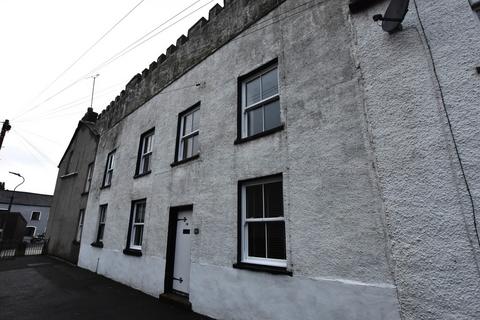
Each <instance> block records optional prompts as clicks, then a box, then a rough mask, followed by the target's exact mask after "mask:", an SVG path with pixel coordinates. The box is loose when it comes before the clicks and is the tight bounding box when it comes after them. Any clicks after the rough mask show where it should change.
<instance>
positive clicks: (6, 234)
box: [0, 210, 27, 243]
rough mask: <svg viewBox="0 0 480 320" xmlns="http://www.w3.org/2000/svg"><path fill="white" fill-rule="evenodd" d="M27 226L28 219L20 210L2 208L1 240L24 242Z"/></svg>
mask: <svg viewBox="0 0 480 320" xmlns="http://www.w3.org/2000/svg"><path fill="white" fill-rule="evenodd" d="M26 226H27V221H26V220H25V218H24V217H23V216H22V215H21V214H20V213H19V212H8V210H0V242H14V243H20V242H22V241H23V237H24V236H25V228H26Z"/></svg>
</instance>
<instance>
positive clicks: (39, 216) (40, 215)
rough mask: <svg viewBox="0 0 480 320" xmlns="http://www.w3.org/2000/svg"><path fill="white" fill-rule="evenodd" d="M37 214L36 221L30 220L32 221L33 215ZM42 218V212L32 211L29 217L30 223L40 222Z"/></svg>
mask: <svg viewBox="0 0 480 320" xmlns="http://www.w3.org/2000/svg"><path fill="white" fill-rule="evenodd" d="M36 212H38V219H37V220H32V219H33V214H34V213H36ZM41 218H42V212H41V211H32V214H31V215H30V221H40V219H41Z"/></svg>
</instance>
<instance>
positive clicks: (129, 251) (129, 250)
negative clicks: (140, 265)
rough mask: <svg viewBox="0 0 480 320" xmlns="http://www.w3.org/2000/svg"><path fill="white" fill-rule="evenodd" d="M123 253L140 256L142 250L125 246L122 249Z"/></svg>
mask: <svg viewBox="0 0 480 320" xmlns="http://www.w3.org/2000/svg"><path fill="white" fill-rule="evenodd" d="M123 254H126V255H127V256H134V257H141V256H142V250H136V249H130V248H125V249H123Z"/></svg>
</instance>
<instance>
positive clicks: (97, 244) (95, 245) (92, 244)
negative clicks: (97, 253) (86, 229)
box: [90, 241, 103, 248]
mask: <svg viewBox="0 0 480 320" xmlns="http://www.w3.org/2000/svg"><path fill="white" fill-rule="evenodd" d="M90 245H91V246H92V247H95V248H103V242H102V241H95V242H92V243H90Z"/></svg>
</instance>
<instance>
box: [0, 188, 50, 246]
mask: <svg viewBox="0 0 480 320" xmlns="http://www.w3.org/2000/svg"><path fill="white" fill-rule="evenodd" d="M12 194H13V202H12V208H11V210H10V211H11V213H13V212H18V213H20V214H21V215H22V217H23V219H24V220H25V221H26V226H25V234H24V240H25V241H28V240H31V239H32V238H34V237H39V236H43V235H45V232H46V230H47V224H48V219H49V215H50V206H51V205H52V196H51V195H47V194H39V193H31V192H23V191H15V192H13V191H11V190H0V211H3V212H4V213H2V214H8V213H7V212H6V211H7V210H8V205H9V203H10V199H11V197H12ZM6 221H7V220H6ZM15 225H16V224H15Z"/></svg>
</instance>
